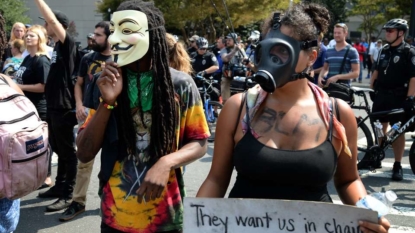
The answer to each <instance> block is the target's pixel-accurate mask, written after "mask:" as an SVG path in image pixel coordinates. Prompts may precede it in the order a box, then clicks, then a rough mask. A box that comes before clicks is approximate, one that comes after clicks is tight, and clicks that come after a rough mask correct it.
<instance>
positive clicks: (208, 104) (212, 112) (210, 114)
mask: <svg viewBox="0 0 415 233" xmlns="http://www.w3.org/2000/svg"><path fill="white" fill-rule="evenodd" d="M195 82H196V84H197V86H198V89H199V93H200V97H201V98H202V102H203V109H204V112H205V117H206V121H207V123H208V127H209V131H210V132H212V127H213V124H215V123H216V121H217V119H218V117H219V113H220V110H222V107H223V105H222V104H221V103H219V102H218V101H213V100H211V95H213V94H215V95H218V96H219V95H220V92H219V90H218V89H217V88H216V87H214V85H213V84H216V83H218V81H217V80H214V79H213V77H212V76H210V77H208V78H205V77H203V76H201V75H196V76H195Z"/></svg>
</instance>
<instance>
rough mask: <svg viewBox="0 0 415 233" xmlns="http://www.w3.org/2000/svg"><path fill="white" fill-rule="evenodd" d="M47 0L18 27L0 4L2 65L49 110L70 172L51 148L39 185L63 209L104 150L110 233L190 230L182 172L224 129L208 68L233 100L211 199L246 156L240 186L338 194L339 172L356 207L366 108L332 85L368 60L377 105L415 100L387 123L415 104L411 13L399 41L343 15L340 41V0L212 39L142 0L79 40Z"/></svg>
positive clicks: (344, 195)
mask: <svg viewBox="0 0 415 233" xmlns="http://www.w3.org/2000/svg"><path fill="white" fill-rule="evenodd" d="M34 1H35V3H36V5H37V7H38V9H39V11H40V13H41V15H42V19H44V25H29V26H27V25H23V24H22V23H15V24H14V25H13V29H12V32H11V36H10V40H7V38H6V37H5V32H4V31H1V30H2V29H3V28H4V23H5V20H7V19H3V17H2V16H1V15H0V24H1V25H0V36H1V38H0V55H1V57H2V61H3V64H2V68H3V69H2V71H3V74H2V77H3V78H4V79H5V80H9V81H10V82H11V83H12V87H13V88H15V89H16V91H18V92H21V93H24V95H25V96H26V97H27V98H29V99H30V101H31V102H32V103H33V105H34V106H35V107H36V110H37V112H38V114H39V117H40V119H41V120H43V121H45V122H47V123H48V126H49V143H50V145H51V147H52V149H53V151H54V152H55V153H56V154H57V156H58V169H57V175H56V178H55V181H54V182H53V181H52V177H51V160H50V159H49V166H48V168H49V170H48V175H47V178H46V180H45V181H44V184H43V185H42V186H41V187H39V189H45V190H43V191H40V192H39V194H38V197H39V198H56V200H55V201H54V202H53V203H52V204H50V205H48V206H46V211H47V212H54V211H61V210H64V212H63V213H62V215H61V217H60V218H59V220H60V221H69V220H71V219H73V218H74V217H76V216H77V215H79V214H81V213H82V212H84V211H85V205H86V204H87V203H86V194H87V189H88V186H89V182H90V179H91V172H92V167H93V164H94V160H95V157H96V155H97V154H98V152H99V151H100V150H101V164H100V173H99V196H100V199H101V222H100V223H99V224H100V226H101V232H103V233H106V232H108V233H109V232H166V233H168V232H171V233H175V232H182V228H183V198H184V197H185V190H184V182H183V170H182V169H183V167H184V166H185V165H187V164H190V163H191V162H193V161H195V160H197V159H199V158H201V157H202V156H203V155H204V154H205V153H206V151H207V141H208V139H210V140H211V141H213V138H211V137H210V136H211V135H210V132H209V129H208V126H207V122H206V119H205V116H204V112H203V104H202V99H201V97H200V94H199V91H198V87H197V85H199V84H198V83H197V82H195V77H204V78H208V77H212V78H213V79H215V80H217V82H218V86H217V88H218V89H219V90H220V92H219V93H216V95H214V93H212V96H211V98H212V99H214V100H221V101H222V102H223V103H224V104H225V103H226V104H225V105H224V107H223V109H222V110H221V112H220V115H219V112H216V114H218V115H219V120H218V122H217V126H216V134H215V139H216V140H215V145H214V156H213V162H212V167H211V170H210V172H209V175H208V177H207V178H206V180H205V181H204V182H203V184H201V187H200V189H199V192H198V193H197V197H220V198H223V197H224V196H225V193H226V190H227V189H228V186H229V181H230V177H231V174H232V171H233V168H235V169H236V171H237V174H238V178H237V181H236V183H235V185H234V186H233V187H232V190H231V192H230V195H229V197H230V198H260V199H288V200H306V201H318V202H332V199H331V197H330V195H329V194H328V190H327V183H328V182H329V181H330V180H331V179H334V183H335V187H336V189H337V192H338V194H339V196H340V198H341V200H342V201H343V203H344V204H347V205H355V204H356V202H357V201H358V200H359V199H361V198H363V197H364V196H365V195H366V190H365V187H364V185H363V183H362V181H361V180H360V177H359V174H358V171H357V169H358V167H357V166H356V163H357V126H356V120H355V116H354V114H353V112H352V110H351V108H350V106H349V105H348V104H347V103H346V102H344V101H342V100H338V99H334V98H329V97H328V95H327V94H326V93H325V92H324V91H323V89H322V88H325V87H327V86H329V85H330V84H331V83H341V84H344V85H346V86H350V83H351V82H352V81H353V80H357V81H359V82H361V80H362V79H363V77H362V70H363V69H364V68H365V67H366V66H367V68H368V69H369V71H370V72H368V76H367V77H366V78H370V79H371V85H372V88H374V89H375V93H376V96H375V99H374V109H376V111H382V110H390V109H393V108H399V107H404V108H405V111H406V113H407V114H406V115H404V116H399V117H394V118H392V117H391V118H384V119H382V120H381V122H382V124H383V125H384V126H383V129H384V131H385V132H386V130H387V128H388V125H389V124H394V123H396V122H398V121H404V120H405V119H407V117H408V116H409V115H411V114H412V115H413V114H414V113H415V104H414V103H415V100H414V96H415V81H414V80H415V79H413V78H415V49H414V47H411V46H410V45H409V43H406V42H405V41H404V39H405V34H406V32H407V30H408V25H407V22H406V21H405V20H402V19H394V20H391V21H389V22H388V23H387V24H385V26H384V29H385V30H386V38H385V40H384V41H385V42H386V44H387V46H383V42H384V41H382V40H378V39H376V38H371V42H370V44H367V43H366V42H365V41H360V40H359V39H356V40H355V41H354V43H353V44H350V43H348V42H347V41H346V38H347V37H348V27H347V25H346V24H344V23H337V24H335V26H334V31H333V35H334V39H333V41H334V42H329V41H328V39H327V38H324V35H325V34H327V33H328V28H329V24H330V22H331V18H330V14H329V11H328V10H327V9H326V8H325V7H324V6H322V5H319V4H311V3H298V4H294V5H293V6H292V7H290V8H289V9H288V10H287V11H286V12H284V13H283V14H281V15H280V13H279V12H275V13H273V15H272V16H271V17H270V18H268V19H267V20H265V22H264V24H263V27H262V30H261V32H260V31H253V32H252V33H251V35H250V36H249V38H248V40H247V41H248V43H246V44H244V43H243V42H242V41H241V37H240V36H238V35H237V34H236V33H234V32H231V33H229V34H228V35H226V36H221V37H218V38H217V40H216V45H215V46H214V49H213V51H212V52H210V51H208V49H209V48H211V47H210V46H209V42H208V40H207V39H206V38H204V37H199V36H197V35H193V36H192V37H190V39H189V41H188V42H189V46H188V48H186V45H185V44H184V43H182V42H180V41H179V40H178V38H177V37H176V36H174V35H172V34H169V33H167V32H166V29H165V27H164V25H165V21H164V18H163V14H162V12H161V11H160V10H159V9H158V8H157V7H156V6H155V5H154V3H152V2H144V1H141V0H129V1H124V2H122V3H121V4H120V5H119V6H118V8H117V10H116V11H115V12H114V13H113V15H112V19H111V22H106V21H102V22H98V23H97V24H96V26H95V29H94V32H93V33H91V34H89V35H88V38H87V39H88V45H87V47H85V48H83V49H81V50H79V49H78V48H77V46H76V43H75V40H74V38H72V37H71V36H70V35H69V34H68V33H67V32H66V29H67V28H68V25H69V19H68V17H67V16H66V15H65V14H64V13H63V12H60V11H56V10H52V9H51V8H50V7H49V6H48V5H47V4H46V3H45V2H44V1H43V0H34ZM260 38H261V39H260ZM276 39H278V40H276ZM258 43H259V45H260V46H259V47H257V46H256V45H257V44H258ZM287 44H288V45H290V46H286V45H287ZM79 54H81V55H79ZM79 56H81V57H82V58H81V59H79ZM78 62H79V64H77V63H78ZM408 67H409V68H408ZM247 72H252V73H255V77H256V82H257V83H258V85H257V86H255V87H253V88H252V89H250V90H248V92H246V93H239V94H235V95H232V96H231V92H230V85H231V82H232V80H233V78H234V77H235V76H246V75H247ZM397 72H399V75H397ZM392 74H393V76H392ZM398 76H399V77H400V79H399V80H397V79H396V78H395V77H398ZM334 109H337V111H333V110H334ZM230 122H231V123H230ZM76 125H78V128H79V131H78V134H77V135H74V134H73V129H74V127H75V126H76ZM402 142H403V144H402ZM403 148H404V138H403V137H401V138H400V139H398V140H397V141H396V142H395V144H394V146H393V150H394V153H395V164H394V168H393V176H392V179H394V180H398V181H399V180H402V179H403V173H402V166H401V164H400V162H401V160H402V156H403V153H404V150H403ZM361 166H363V167H364V164H361ZM378 166H381V164H379V165H378ZM298 171H301V173H299V172H298ZM19 208H20V202H19V199H17V200H9V199H7V198H2V199H0V232H7V233H9V232H13V231H14V230H15V229H16V226H17V224H18V219H19ZM360 227H361V230H362V231H363V232H387V231H388V229H389V227H390V224H389V222H388V220H386V219H385V218H384V217H382V218H380V219H379V222H375V223H372V222H366V221H362V222H361V223H360Z"/></svg>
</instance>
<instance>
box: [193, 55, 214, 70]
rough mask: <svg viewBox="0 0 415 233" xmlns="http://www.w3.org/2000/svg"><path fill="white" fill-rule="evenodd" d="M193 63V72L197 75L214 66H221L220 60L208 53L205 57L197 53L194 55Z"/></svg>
mask: <svg viewBox="0 0 415 233" xmlns="http://www.w3.org/2000/svg"><path fill="white" fill-rule="evenodd" d="M191 63H192V68H193V71H194V72H195V73H196V74H197V73H199V72H201V71H204V70H206V69H208V68H210V67H212V66H219V63H218V59H216V56H215V55H214V54H213V53H211V52H206V53H205V54H203V55H199V54H198V53H197V52H196V53H193V56H192V59H191Z"/></svg>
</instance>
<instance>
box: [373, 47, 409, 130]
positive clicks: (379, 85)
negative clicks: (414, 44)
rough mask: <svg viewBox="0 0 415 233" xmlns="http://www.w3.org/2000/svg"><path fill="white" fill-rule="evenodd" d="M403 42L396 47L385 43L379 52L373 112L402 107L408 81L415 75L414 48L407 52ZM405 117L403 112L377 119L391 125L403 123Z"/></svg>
mask: <svg viewBox="0 0 415 233" xmlns="http://www.w3.org/2000/svg"><path fill="white" fill-rule="evenodd" d="M405 44H406V43H405V42H403V43H402V44H401V45H399V46H397V47H391V46H389V45H385V46H384V47H383V49H382V51H381V53H380V54H379V57H378V62H377V63H376V67H375V70H377V71H378V76H377V79H376V83H375V86H374V87H375V93H376V96H375V99H374V101H373V112H380V111H389V110H392V109H397V108H403V105H404V101H405V99H406V97H407V93H408V87H409V81H410V79H411V78H412V77H415V48H410V49H409V52H408V50H407V48H406V49H405ZM406 46H408V45H406ZM405 50H406V51H405ZM407 119H408V118H407V116H405V115H404V114H400V115H399V114H394V115H391V116H387V117H380V118H379V121H380V122H389V123H390V124H391V125H393V124H394V123H396V122H398V121H401V122H402V123H405V121H406V120H407ZM375 120H377V119H375Z"/></svg>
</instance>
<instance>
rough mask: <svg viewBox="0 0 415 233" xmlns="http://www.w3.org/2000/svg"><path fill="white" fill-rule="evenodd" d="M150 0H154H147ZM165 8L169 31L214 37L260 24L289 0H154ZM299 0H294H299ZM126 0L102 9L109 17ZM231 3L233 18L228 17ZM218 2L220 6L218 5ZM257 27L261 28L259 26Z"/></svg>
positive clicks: (114, 0)
mask: <svg viewBox="0 0 415 233" xmlns="http://www.w3.org/2000/svg"><path fill="white" fill-rule="evenodd" d="M147 1H150V0H147ZM152 1H153V2H154V3H155V5H156V6H157V7H158V8H159V9H160V10H161V11H162V12H163V14H164V18H165V21H166V28H167V29H168V31H175V32H180V33H181V34H182V36H183V38H184V40H187V38H188V37H190V36H191V35H193V34H198V35H202V36H205V35H208V37H209V38H210V41H212V40H213V39H214V38H215V37H216V35H224V34H227V33H229V32H230V31H232V26H233V27H234V28H235V29H237V28H239V26H243V25H258V24H259V23H258V22H261V21H262V20H263V19H265V18H267V17H268V16H270V13H271V12H273V11H275V10H284V9H287V8H288V6H289V2H290V1H289V0H266V1H262V2H261V3H260V4H259V3H258V0H226V1H225V0H169V1H167V0H152ZM298 1H299V0H294V2H298ZM121 2H123V0H103V1H102V3H100V4H99V5H98V6H97V8H98V10H97V11H98V12H100V13H102V14H103V17H104V18H108V8H110V9H111V10H112V11H113V10H115V9H116V7H117V6H118V5H119V4H120V3H121ZM223 2H225V3H226V4H227V8H228V11H229V16H230V18H231V22H232V23H230V21H229V20H228V16H227V13H226V9H225V6H224V4H223ZM213 4H215V6H216V9H217V10H216V9H215V7H214V5H213ZM255 29H257V28H255Z"/></svg>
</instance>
